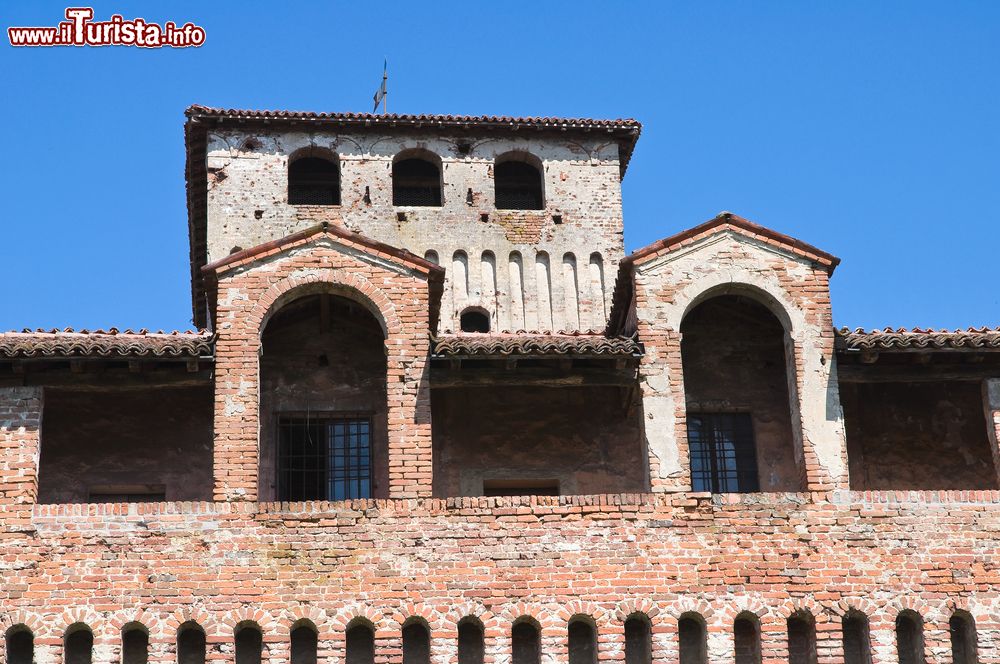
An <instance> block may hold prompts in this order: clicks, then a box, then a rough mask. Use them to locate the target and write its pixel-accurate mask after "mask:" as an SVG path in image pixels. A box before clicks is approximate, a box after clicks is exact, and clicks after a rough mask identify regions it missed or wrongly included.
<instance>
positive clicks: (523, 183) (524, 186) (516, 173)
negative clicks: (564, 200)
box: [494, 161, 545, 210]
mask: <svg viewBox="0 0 1000 664" xmlns="http://www.w3.org/2000/svg"><path fill="white" fill-rule="evenodd" d="M494 181H495V187H496V206H497V208H498V209H500V210H541V209H542V208H543V207H545V206H544V201H543V200H542V174H541V173H539V172H538V169H537V168H535V167H534V166H532V165H531V164H527V163H525V162H521V161H502V162H500V163H499V164H497V165H496V169H495V170H494Z"/></svg>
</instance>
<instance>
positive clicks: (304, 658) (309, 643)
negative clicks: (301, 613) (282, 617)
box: [289, 623, 319, 664]
mask: <svg viewBox="0 0 1000 664" xmlns="http://www.w3.org/2000/svg"><path fill="white" fill-rule="evenodd" d="M289 640H290V641H291V663H292V664H316V649H317V646H318V645H319V643H318V641H319V637H318V635H317V634H316V630H315V628H313V626H312V625H308V624H305V623H300V624H299V625H298V626H296V627H295V628H294V629H293V630H292V632H291V634H289Z"/></svg>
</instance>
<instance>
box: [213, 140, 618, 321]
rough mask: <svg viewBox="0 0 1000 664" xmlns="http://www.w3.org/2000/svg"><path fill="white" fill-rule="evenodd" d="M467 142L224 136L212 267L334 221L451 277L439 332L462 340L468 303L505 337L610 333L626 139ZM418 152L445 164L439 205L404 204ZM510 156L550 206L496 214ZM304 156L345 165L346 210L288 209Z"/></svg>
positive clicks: (218, 155)
mask: <svg viewBox="0 0 1000 664" xmlns="http://www.w3.org/2000/svg"><path fill="white" fill-rule="evenodd" d="M469 140H470V139H466V138H463V139H462V142H468V141H469ZM458 144H459V141H458V139H457V138H450V137H447V136H441V135H440V132H434V131H429V132H428V133H427V134H426V135H419V134H414V135H412V136H411V137H400V136H390V135H379V134H360V133H359V134H339V135H334V134H324V133H305V132H292V131H288V132H273V133H266V134H262V133H255V134H250V133H246V132H241V131H237V130H220V131H216V132H212V133H210V135H209V142H208V169H209V183H208V202H207V206H208V260H209V261H210V262H211V261H215V260H218V259H220V258H224V257H225V256H227V255H228V254H229V253H230V252H231V251H232V250H233V249H234V248H235V247H240V248H242V249H248V248H250V247H253V246H256V245H259V244H262V243H264V242H268V241H271V240H275V239H278V238H281V237H285V236H287V235H290V234H291V233H294V232H296V231H299V230H302V229H304V228H307V227H309V226H312V225H314V224H316V223H317V222H318V221H329V222H331V223H333V224H337V225H341V226H345V227H347V228H349V229H351V230H353V231H356V232H358V233H361V234H362V235H365V236H366V237H370V238H373V239H376V240H379V241H382V242H385V243H387V244H389V245H392V246H394V247H399V248H403V249H408V250H410V251H412V252H413V253H415V254H417V255H419V256H427V257H428V258H430V259H433V260H434V261H436V262H439V263H440V264H441V265H443V266H445V267H447V268H448V273H449V274H448V281H447V283H446V286H445V295H444V298H443V306H442V318H441V325H440V327H441V329H451V330H457V329H458V316H459V314H460V313H461V311H462V310H463V309H465V308H466V307H470V306H472V307H481V308H483V309H485V310H486V311H487V312H489V313H490V315H491V319H492V323H493V327H494V328H495V329H515V330H516V329H528V330H553V329H556V330H558V329H588V328H592V329H602V328H603V327H604V324H605V322H606V312H607V306H608V299H609V298H610V294H611V289H612V287H613V285H614V277H613V271H614V266H615V265H617V263H618V261H619V260H620V259H621V257H622V256H623V254H624V246H623V241H622V203H621V184H620V178H621V172H620V164H619V161H618V144H617V142H615V141H611V142H608V141H607V140H602V139H601V138H595V137H579V138H572V139H571V138H565V139H553V138H547V139H546V138H538V137H525V138H504V137H497V136H484V137H482V138H479V139H476V140H474V141H471V152H469V153H468V154H462V153H461V152H460V150H459V147H458ZM412 148H419V149H420V150H422V151H425V153H429V154H431V155H433V156H434V157H435V158H439V159H440V161H441V169H442V180H443V192H444V196H443V205H442V206H441V207H439V208H433V207H400V208H397V207H395V206H393V204H392V163H393V158H394V157H395V156H396V155H398V154H400V153H402V152H403V151H404V150H408V149H412ZM510 152H517V153H527V154H530V155H533V156H534V157H536V158H538V159H539V160H541V162H542V164H543V170H544V194H545V209H543V210H521V211H515V210H499V211H498V210H497V209H495V205H494V186H493V164H494V160H495V159H496V157H498V156H501V155H504V154H506V153H510ZM303 153H307V154H317V155H324V156H331V157H333V158H335V159H336V160H337V161H338V162H339V165H340V172H341V205H339V206H330V207H320V206H298V205H289V204H288V193H287V189H288V176H287V173H288V162H289V157H290V156H292V155H298V154H303ZM366 192H367V199H366ZM470 192H471V194H470ZM470 195H471V201H470ZM400 215H402V217H401V216H400ZM557 221H558V223H557ZM609 270H610V271H611V273H610V275H611V276H610V277H609V273H608V271H609Z"/></svg>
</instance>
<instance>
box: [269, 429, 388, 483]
mask: <svg viewBox="0 0 1000 664" xmlns="http://www.w3.org/2000/svg"><path fill="white" fill-rule="evenodd" d="M371 495H372V461H371V419H370V418H367V417H336V418H314V417H308V418H306V417H280V418H279V420H278V496H279V499H280V500H289V501H299V500H348V499H351V498H370V497H371Z"/></svg>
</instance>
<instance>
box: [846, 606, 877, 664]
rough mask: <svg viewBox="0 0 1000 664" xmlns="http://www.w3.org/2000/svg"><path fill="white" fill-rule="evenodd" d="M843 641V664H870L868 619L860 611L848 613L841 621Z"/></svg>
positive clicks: (870, 650) (870, 651)
mask: <svg viewBox="0 0 1000 664" xmlns="http://www.w3.org/2000/svg"><path fill="white" fill-rule="evenodd" d="M841 632H842V634H843V640H844V664H871V662H872V649H871V637H870V636H869V633H868V617H867V616H865V614H863V613H861V612H860V611H853V610H852V611H848V612H847V613H845V614H844V618H843V620H842V621H841Z"/></svg>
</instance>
